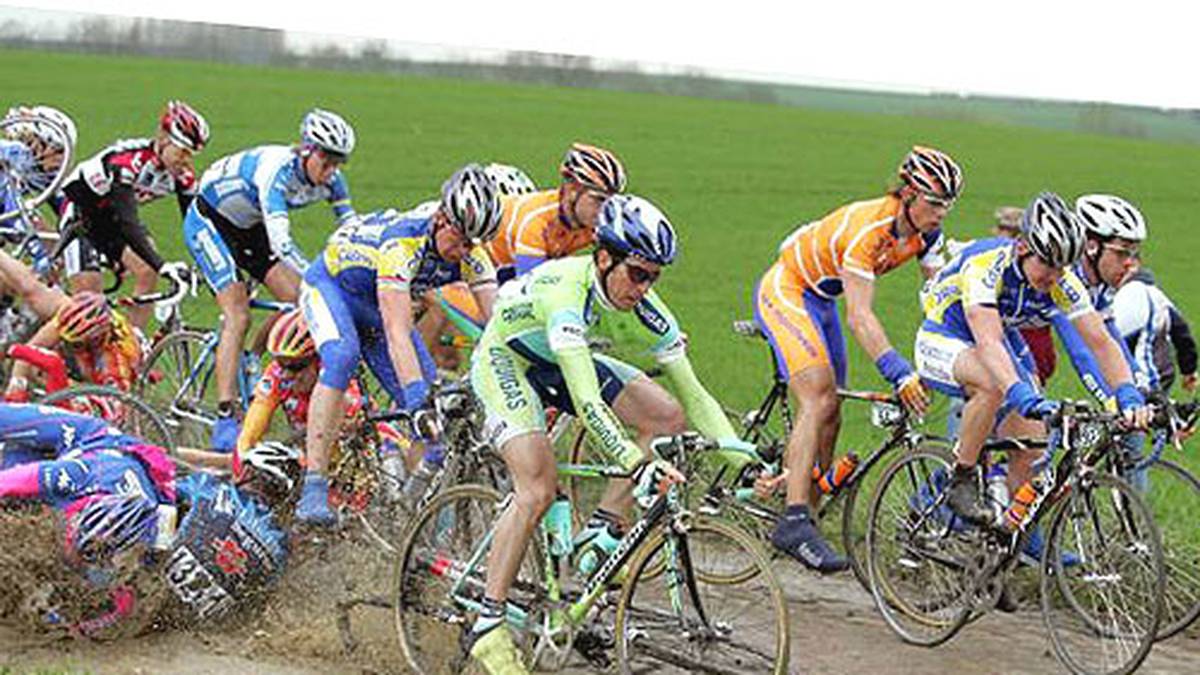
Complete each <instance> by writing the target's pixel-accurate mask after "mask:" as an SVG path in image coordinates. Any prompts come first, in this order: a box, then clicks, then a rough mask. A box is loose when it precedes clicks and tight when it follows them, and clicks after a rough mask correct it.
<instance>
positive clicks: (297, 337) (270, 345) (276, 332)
mask: <svg viewBox="0 0 1200 675" xmlns="http://www.w3.org/2000/svg"><path fill="white" fill-rule="evenodd" d="M316 352H317V346H316V344H315V343H314V342H313V339H312V335H311V334H310V333H309V332H308V322H306V321H305V320H304V313H303V312H301V311H300V308H296V309H293V310H290V311H288V312H285V313H284V314H283V316H281V317H279V319H278V320H276V321H275V325H273V326H271V331H270V332H269V333H267V353H269V354H270V355H271V356H272V357H273V358H277V359H288V360H299V359H307V358H310V357H311V356H312V355H313V354H315V353H316Z"/></svg>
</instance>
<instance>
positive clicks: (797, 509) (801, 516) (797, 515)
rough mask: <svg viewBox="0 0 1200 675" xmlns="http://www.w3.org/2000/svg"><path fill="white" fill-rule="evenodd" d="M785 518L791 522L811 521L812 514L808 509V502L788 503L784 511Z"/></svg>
mask: <svg viewBox="0 0 1200 675" xmlns="http://www.w3.org/2000/svg"><path fill="white" fill-rule="evenodd" d="M783 519H784V520H786V521H789V522H802V521H809V520H812V514H811V513H810V512H809V510H808V504H788V507H787V509H785V510H784V512H783Z"/></svg>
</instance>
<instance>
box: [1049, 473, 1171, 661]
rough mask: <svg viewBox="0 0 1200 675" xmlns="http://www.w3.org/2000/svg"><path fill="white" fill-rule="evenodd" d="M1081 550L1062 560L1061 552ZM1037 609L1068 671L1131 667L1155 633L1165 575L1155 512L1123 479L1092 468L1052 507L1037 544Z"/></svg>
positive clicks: (1160, 610) (1148, 647) (1147, 650)
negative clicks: (1072, 561)
mask: <svg viewBox="0 0 1200 675" xmlns="http://www.w3.org/2000/svg"><path fill="white" fill-rule="evenodd" d="M1068 552H1069V553H1073V554H1074V555H1076V556H1078V558H1079V562H1078V564H1076V565H1072V566H1066V565H1064V563H1063V556H1064V554H1066V553H1068ZM1040 572H1041V604H1042V616H1043V618H1044V620H1045V623H1046V628H1047V630H1048V631H1049V633H1050V641H1051V643H1052V644H1053V645H1054V653H1055V655H1056V656H1057V657H1058V659H1059V661H1060V662H1061V663H1062V664H1063V665H1064V666H1066V667H1067V668H1068V669H1069V670H1070V671H1071V672H1073V673H1131V672H1133V671H1134V670H1136V669H1137V667H1138V666H1139V665H1141V663H1142V661H1143V660H1145V658H1146V656H1147V655H1148V654H1149V653H1150V648H1151V647H1152V646H1153V645H1154V639H1155V636H1156V635H1157V633H1158V625H1159V621H1160V619H1161V617H1162V610H1163V591H1164V588H1165V583H1166V572H1165V564H1164V560H1163V550H1162V540H1161V538H1160V536H1159V533H1158V528H1157V527H1156V526H1155V524H1154V516H1153V514H1152V513H1151V512H1150V509H1149V507H1147V506H1146V503H1145V502H1144V501H1142V499H1141V498H1140V497H1138V495H1137V492H1136V490H1134V489H1133V488H1132V487H1130V485H1129V484H1128V483H1126V482H1125V481H1123V480H1121V479H1120V478H1117V477H1115V476H1111V475H1107V474H1093V475H1091V476H1088V477H1086V478H1085V479H1083V480H1081V481H1080V483H1079V484H1078V485H1077V486H1076V487H1075V489H1074V490H1073V491H1072V492H1071V494H1070V495H1069V496H1068V497H1067V499H1066V501H1065V502H1064V503H1063V504H1062V505H1061V506H1059V507H1058V508H1057V509H1056V511H1055V513H1054V514H1053V520H1052V524H1051V526H1050V534H1049V536H1048V537H1047V541H1046V548H1045V550H1044V551H1043V552H1042V561H1041V566H1040Z"/></svg>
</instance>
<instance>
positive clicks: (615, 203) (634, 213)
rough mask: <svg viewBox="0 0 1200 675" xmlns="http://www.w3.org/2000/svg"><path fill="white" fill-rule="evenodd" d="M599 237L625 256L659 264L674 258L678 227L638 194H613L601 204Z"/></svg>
mask: <svg viewBox="0 0 1200 675" xmlns="http://www.w3.org/2000/svg"><path fill="white" fill-rule="evenodd" d="M596 240H597V241H598V242H599V243H600V245H601V246H603V247H605V248H608V249H611V250H613V251H615V252H617V253H620V254H622V255H633V256H637V257H639V258H641V259H642V260H645V261H647V262H652V263H655V264H657V265H670V264H671V263H672V262H674V260H675V254H676V247H675V228H674V227H673V226H672V225H671V221H669V220H667V216H666V214H664V213H663V212H662V211H660V210H658V207H657V206H655V205H654V204H651V203H650V202H649V200H646V199H643V198H641V197H638V196H636V195H621V194H618V195H613V196H611V197H609V198H608V199H606V200H605V201H604V205H603V206H601V207H600V215H599V217H598V218H597V219H596Z"/></svg>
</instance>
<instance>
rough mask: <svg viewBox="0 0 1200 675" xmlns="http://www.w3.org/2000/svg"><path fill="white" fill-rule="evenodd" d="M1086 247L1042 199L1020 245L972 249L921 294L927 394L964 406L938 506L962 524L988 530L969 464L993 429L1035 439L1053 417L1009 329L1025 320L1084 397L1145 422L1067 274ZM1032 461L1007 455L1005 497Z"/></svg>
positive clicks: (1067, 218)
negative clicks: (1057, 346) (1055, 351)
mask: <svg viewBox="0 0 1200 675" xmlns="http://www.w3.org/2000/svg"><path fill="white" fill-rule="evenodd" d="M1085 239H1086V237H1085V234H1084V229H1083V227H1082V226H1081V225H1080V224H1079V221H1078V220H1077V219H1076V217H1075V214H1074V213H1072V212H1071V210H1070V209H1069V208H1068V207H1067V206H1066V205H1065V204H1064V203H1063V201H1062V199H1061V198H1059V197H1058V195H1056V194H1054V193H1050V192H1043V193H1041V194H1039V195H1038V196H1036V197H1035V198H1034V199H1033V201H1031V202H1030V204H1029V206H1028V207H1027V208H1026V209H1025V213H1024V215H1023V216H1022V224H1021V237H1020V238H1019V239H1017V240H1015V241H1014V240H1011V239H1004V238H995V239H984V240H980V241H977V242H975V243H973V244H971V245H970V246H968V247H966V248H965V249H964V250H963V251H962V252H961V253H959V255H958V256H957V257H956V258H955V259H954V260H953V261H951V262H950V263H949V264H948V265H946V266H945V267H944V268H943V269H942V270H941V272H939V273H938V275H937V277H936V278H934V279H933V280H932V281H931V282H930V283H928V284H927V285H926V287H925V289H924V290H923V291H922V293H921V296H922V298H921V299H922V304H923V306H924V311H925V321H924V323H923V324H922V326H921V328H920V330H919V331H918V333H917V338H916V347H915V353H916V362H917V371H918V373H919V374H920V375H921V377H922V378H923V379H924V380H925V382H926V383H928V384H929V385H930V386H932V387H934V388H935V389H938V390H940V391H943V392H944V393H948V394H951V395H955V396H960V397H963V398H966V401H967V403H966V405H965V407H964V409H963V418H962V426H961V429H960V432H959V436H958V440H957V444H956V446H955V455H956V459H957V461H956V464H955V467H954V472H953V477H952V478H951V480H950V483H949V485H948V487H947V490H948V493H947V498H948V503H949V506H950V507H951V509H953V510H954V511H955V512H956V513H958V514H959V515H960V516H962V517H964V518H965V519H967V520H969V521H971V522H975V523H981V524H990V523H993V522H994V518H995V513H994V512H993V510H992V509H991V508H990V507H989V506H988V505H987V504H986V503H984V501H983V499H982V498H981V490H980V477H979V475H978V470H977V468H976V464H977V461H978V458H979V452H980V449H981V448H982V446H983V443H984V441H985V440H986V439H987V437H988V435H989V434H990V433H991V431H992V429H993V427H994V426H995V425H996V422H997V421H998V420H1004V424H1002V425H1001V427H1000V429H999V433H1001V434H1003V435H1010V434H1015V435H1021V436H1034V435H1039V434H1040V433H1041V431H1042V428H1041V426H1040V424H1037V423H1033V422H1031V421H1030V420H1037V419H1040V418H1043V417H1045V416H1047V415H1050V414H1052V413H1053V412H1054V411H1055V410H1056V409H1057V404H1056V403H1055V402H1054V401H1051V400H1048V399H1046V398H1045V397H1044V396H1043V395H1042V393H1041V392H1040V391H1039V390H1038V387H1037V383H1036V381H1035V379H1034V375H1033V373H1032V363H1031V359H1029V358H1028V357H1026V358H1022V357H1020V356H1019V354H1021V352H1022V351H1023V348H1024V342H1023V340H1022V339H1021V336H1020V334H1019V333H1018V332H1017V331H1016V330H1015V328H1016V327H1019V326H1021V325H1025V324H1026V322H1028V321H1030V320H1034V319H1036V320H1038V321H1040V322H1049V323H1051V324H1052V325H1053V326H1054V327H1055V329H1056V331H1057V332H1058V333H1059V337H1060V339H1061V340H1062V341H1063V343H1064V345H1065V346H1066V347H1067V349H1068V352H1069V353H1070V354H1071V360H1072V363H1073V365H1075V366H1076V368H1077V369H1079V370H1080V373H1081V376H1082V378H1083V379H1084V381H1085V383H1087V384H1088V386H1089V388H1090V389H1092V390H1093V391H1094V392H1098V393H1100V395H1103V392H1102V391H1100V389H1101V388H1103V390H1104V391H1112V392H1113V393H1114V394H1115V399H1116V402H1117V405H1118V406H1119V409H1120V410H1121V412H1122V413H1123V414H1124V415H1125V417H1126V419H1127V420H1128V421H1129V423H1131V424H1132V425H1134V426H1139V427H1144V426H1145V425H1146V423H1147V421H1148V420H1149V409H1148V408H1147V407H1146V405H1145V401H1144V399H1143V397H1142V395H1141V394H1140V393H1139V392H1138V390H1137V388H1136V387H1134V386H1133V383H1132V380H1131V377H1132V376H1131V373H1130V370H1129V367H1128V365H1127V364H1126V362H1125V359H1124V358H1123V357H1122V353H1121V349H1120V347H1119V346H1118V345H1117V344H1116V342H1115V341H1114V340H1113V339H1112V336H1111V335H1109V333H1108V331H1107V330H1105V328H1104V325H1103V321H1102V320H1101V318H1100V316H1099V314H1097V312H1096V311H1095V310H1094V308H1093V306H1092V303H1091V301H1090V300H1089V297H1088V293H1087V289H1086V288H1085V287H1084V285H1083V283H1082V282H1081V281H1080V279H1079V277H1077V276H1076V275H1075V273H1074V272H1072V271H1071V269H1070V268H1071V266H1072V265H1073V264H1074V263H1075V262H1076V261H1077V260H1078V258H1079V256H1080V255H1081V254H1082V253H1083V250H1084V247H1085ZM1076 331H1077V332H1076ZM1093 355H1094V356H1093ZM1009 412H1016V413H1018V414H1019V415H1020V416H1021V417H1023V418H1026V421H1022V420H1019V419H1016V416H1012V415H1008V414H1007V413H1009ZM1005 417H1008V418H1009V419H1007V420H1005ZM1035 456H1036V453H1015V452H1014V453H1010V456H1009V463H1008V482H1009V487H1010V494H1011V493H1013V492H1015V488H1016V487H1017V486H1020V485H1022V484H1023V483H1024V482H1025V481H1027V480H1029V479H1030V477H1031V463H1032V460H1033V459H1034V458H1035Z"/></svg>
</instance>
